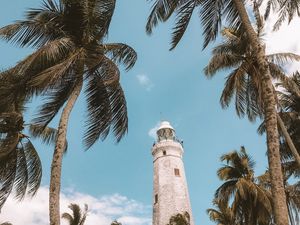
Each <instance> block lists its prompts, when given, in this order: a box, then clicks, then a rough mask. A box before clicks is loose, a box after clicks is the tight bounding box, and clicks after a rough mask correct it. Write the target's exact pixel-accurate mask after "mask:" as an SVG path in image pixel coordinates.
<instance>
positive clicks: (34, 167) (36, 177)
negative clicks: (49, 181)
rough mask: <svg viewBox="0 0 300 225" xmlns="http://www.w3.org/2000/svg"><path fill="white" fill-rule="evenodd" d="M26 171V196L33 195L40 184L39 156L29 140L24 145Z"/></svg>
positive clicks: (40, 166)
mask: <svg viewBox="0 0 300 225" xmlns="http://www.w3.org/2000/svg"><path fill="white" fill-rule="evenodd" d="M24 150H25V155H26V160H27V171H28V184H27V185H28V192H27V193H28V194H30V195H31V196H33V195H35V194H36V192H37V190H38V188H39V187H40V184H41V179H42V164H41V160H40V158H39V155H38V153H37V151H36V149H35V147H34V146H33V144H32V143H31V141H30V140H27V142H26V143H25V144H24Z"/></svg>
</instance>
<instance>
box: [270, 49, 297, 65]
mask: <svg viewBox="0 0 300 225" xmlns="http://www.w3.org/2000/svg"><path fill="white" fill-rule="evenodd" d="M267 59H268V61H269V62H272V63H274V64H276V65H285V64H286V63H288V62H295V61H296V62H297V61H300V56H299V55H297V54H294V53H289V52H288V53H274V54H270V55H267Z"/></svg>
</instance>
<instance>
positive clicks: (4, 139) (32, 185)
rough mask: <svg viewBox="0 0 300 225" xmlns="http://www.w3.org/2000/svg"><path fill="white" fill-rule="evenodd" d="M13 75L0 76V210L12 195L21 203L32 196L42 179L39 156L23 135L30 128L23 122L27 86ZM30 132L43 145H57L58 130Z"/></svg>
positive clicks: (34, 130)
mask: <svg viewBox="0 0 300 225" xmlns="http://www.w3.org/2000/svg"><path fill="white" fill-rule="evenodd" d="M11 72H12V71H9V72H8V73H2V74H1V75H0V90H1V93H0V96H2V97H1V100H0V209H1V208H2V206H3V204H4V203H5V201H6V200H7V198H8V197H9V196H10V194H11V193H12V192H13V193H14V195H15V197H16V198H17V199H18V200H22V199H23V198H24V196H25V195H26V194H28V195H29V196H33V195H34V194H35V193H36V192H37V190H38V188H39V186H40V183H41V176H42V166H41V161H40V158H39V156H38V153H37V151H36V149H35V147H34V145H33V144H32V142H31V140H30V138H29V136H28V135H26V134H24V128H25V127H26V126H27V125H25V122H24V118H23V113H24V110H25V107H24V104H25V103H26V97H25V96H24V92H23V91H24V88H23V87H24V86H23V85H16V84H18V82H20V81H19V79H20V77H18V76H17V75H16V74H13V73H11ZM4 96H5V97H4ZM7 99H8V100H9V102H8V101H7ZM27 128H29V131H30V132H29V134H30V135H33V136H34V137H38V138H40V139H41V140H42V141H43V142H46V143H48V144H53V143H54V142H55V138H56V134H57V133H56V130H55V129H53V128H49V127H46V128H45V129H44V130H41V129H40V128H39V127H37V126H35V125H32V124H31V125H30V124H29V126H27Z"/></svg>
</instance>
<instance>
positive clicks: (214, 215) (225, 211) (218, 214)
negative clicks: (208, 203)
mask: <svg viewBox="0 0 300 225" xmlns="http://www.w3.org/2000/svg"><path fill="white" fill-rule="evenodd" d="M213 205H214V206H215V207H216V208H217V209H213V208H210V209H207V210H206V212H207V214H208V215H209V219H210V220H211V221H214V222H216V223H217V224H218V225H239V224H238V223H237V221H236V219H235V215H234V213H233V211H232V209H231V207H230V206H229V205H228V202H224V201H221V200H220V199H214V200H213Z"/></svg>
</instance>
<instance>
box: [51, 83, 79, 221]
mask: <svg viewBox="0 0 300 225" xmlns="http://www.w3.org/2000/svg"><path fill="white" fill-rule="evenodd" d="M79 79H81V80H79V81H78V83H77V84H76V86H75V88H74V90H73V92H72V94H71V95H70V98H69V100H68V102H67V104H66V106H65V107H64V109H63V111H62V114H61V118H60V121H59V125H58V131H57V140H56V144H55V149H54V153H53V159H52V164H51V177H50V188H49V216H50V225H60V203H59V200H60V196H59V195H60V184H61V167H62V157H63V153H64V150H65V145H66V136H67V127H68V122H69V117H70V113H71V111H72V109H73V106H74V104H75V102H76V100H77V98H78V96H79V94H80V91H81V89H82V83H83V81H82V78H79Z"/></svg>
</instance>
